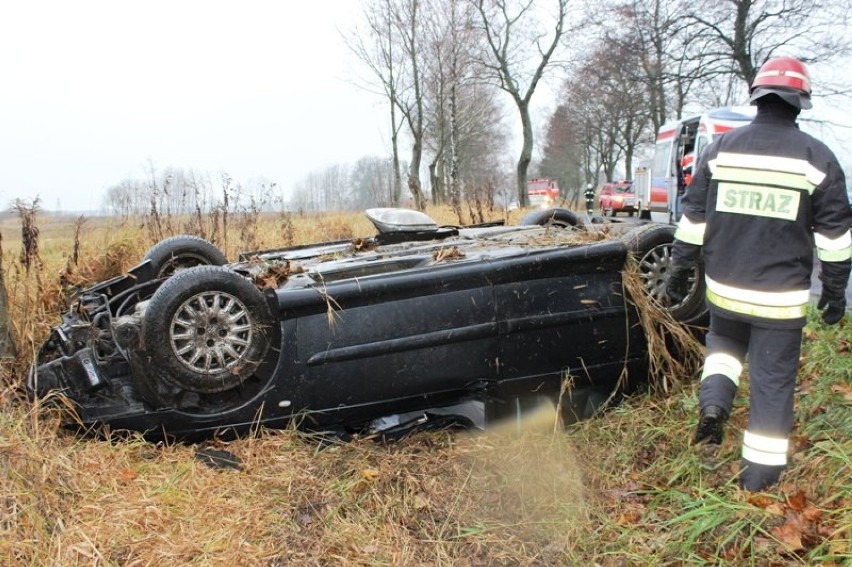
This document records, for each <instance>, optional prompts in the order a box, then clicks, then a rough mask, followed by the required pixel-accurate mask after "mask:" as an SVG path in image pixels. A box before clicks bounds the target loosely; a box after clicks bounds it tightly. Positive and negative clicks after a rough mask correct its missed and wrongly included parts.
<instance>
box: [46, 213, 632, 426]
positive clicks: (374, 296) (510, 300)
mask: <svg viewBox="0 0 852 567" xmlns="http://www.w3.org/2000/svg"><path fill="white" fill-rule="evenodd" d="M628 228H629V227H628ZM440 230H445V229H439V231H436V233H435V234H434V235H432V236H431V237H430V238H431V239H428V238H427V239H423V238H426V237H423V235H420V236H418V237H417V239H416V240H415V241H411V242H409V241H404V240H403V241H401V242H394V243H391V244H387V245H383V244H381V243H380V242H377V241H375V240H371V241H370V242H369V243H367V244H365V242H364V241H360V240H359V241H352V242H349V241H346V242H332V243H322V244H319V245H315V246H301V247H294V248H287V249H280V250H267V251H261V252H257V253H251V254H243V255H241V261H240V262H238V263H236V264H233V265H230V266H228V267H227V268H228V270H229V271H233V272H235V273H238V274H241V275H242V276H245V277H253V278H255V281H259V278H258V277H257V276H258V273H259V272H262V271H263V270H267V269H269V267H270V266H279V267H280V266H284V265H286V266H287V269H288V273H287V276H286V277H282V278H280V280H279V281H277V283H276V285H274V286H272V287H266V288H265V289H264V291H263V293H264V296H265V298H266V302H267V303H268V305H269V307H270V309H271V312H272V313H273V314H274V320H276V321H277V324H275V325H274V326H273V327H271V328H268V329H264V330H263V332H265V333H267V334H268V338H269V341H270V343H271V344H272V348H271V349H270V351H269V352H268V354H267V355H266V358H265V360H264V361H262V363H261V364H260V366H259V367H258V369H257V371H256V372H255V373H254V374H253V375H252V376H250V377H249V378H248V379H246V380H245V381H244V382H242V383H241V384H240V385H239V386H238V387H236V388H233V389H230V390H228V391H224V392H219V393H203V392H202V393H199V392H192V391H186V390H184V389H181V388H177V387H175V386H174V385H173V384H171V383H169V382H165V383H163V382H161V381H157V380H156V379H155V378H154V376H155V375H156V372H155V370H156V367H157V366H158V361H157V356H159V355H158V354H157V353H156V352H154V351H153V349H152V348H150V345H146V344H140V339H139V327H140V321H144V318H145V312H146V309H147V307H146V306H147V302H149V301H151V300H150V299H149V298H150V297H151V294H152V289H155V288H157V286H159V285H162V281H158V280H155V281H146V274H148V273H150V270H149V269H147V268H146V266H145V265H144V263H143V264H142V265H140V266H137V267H136V268H134V269H133V270H131V272H130V274H129V275H127V276H124V277H123V278H116V279H114V280H111V281H110V282H108V284H107V285H105V284H99V285H98V286H95V287H94V288H92V289H94V290H95V292H94V293H92V291H91V290H89V291H84V292H83V293H82V294H81V295H80V296H79V297H78V298H77V304H76V306H75V307H74V308H72V310H71V311H70V312H69V313H68V314H66V315H65V316H64V317H63V323H62V324H60V325H59V326H57V327H56V328H55V329H54V332H53V333H52V335H51V338H50V339H49V340H48V341H47V342H46V344H45V347H43V348H42V351H41V352H40V354H39V359H38V360H37V361H36V363H35V364H34V365H33V371H32V373H31V382H32V383H31V384H30V388H31V389H32V390H33V391H36V392H39V391H45V390H49V389H53V390H56V389H60V390H62V391H63V392H64V393H65V395H66V396H68V398H69V400H70V402H71V404H72V405H73V406H74V407H75V409H76V413H77V415H76V417H75V422H76V423H77V424H78V425H82V426H83V427H86V428H88V427H92V426H98V425H107V426H109V427H110V428H111V429H113V430H114V429H129V430H135V431H142V432H144V433H145V434H146V435H147V436H148V437H151V438H161V437H164V436H171V437H178V438H184V439H199V438H205V437H209V436H211V435H214V434H215V435H223V434H242V433H245V432H248V431H251V430H253V429H256V428H257V427H258V426H260V425H263V426H266V427H284V426H287V425H289V424H290V423H293V422H295V423H296V424H297V425H299V426H301V427H304V428H306V429H318V430H327V429H342V428H356V429H357V428H359V427H363V426H364V424H366V423H369V422H370V421H371V420H374V419H376V418H378V417H381V416H383V415H388V414H399V413H403V412H411V411H419V410H424V409H427V408H432V407H442V406H450V405H453V404H458V403H459V402H463V401H464V400H479V401H482V402H485V403H486V404H487V405H488V404H490V405H492V406H493V407H496V408H498V411H490V414H493V415H499V414H501V411H499V408H500V407H503V408H511V406H512V403H513V400H515V399H517V398H520V397H524V396H529V395H546V396H548V397H551V398H552V397H554V396H557V395H558V394H559V392H560V390H561V389H562V386H563V383H564V381H565V380H569V381H571V382H572V383H573V384H574V385H575V386H584V387H590V388H593V389H596V390H598V391H600V392H601V393H602V394H603V395H608V394H610V393H612V392H614V391H615V390H616V389H619V390H621V391H624V390H626V389H628V388H629V387H631V386H632V385H635V384H637V383H640V382H642V381H644V380H645V378H646V374H647V352H646V344H645V340H644V335H643V332H642V330H641V327H640V325H638V323H637V321H638V318H637V314H636V312H635V308H634V307H633V305H632V304H631V303H630V302H629V301H627V300H626V298H625V295H624V290H623V287H622V278H621V270H622V269H623V267H624V264H625V261H626V258H627V255H628V250H627V246H626V244H625V242H626V240H625V239H623V238H620V237H618V230H619V228H618V227H615V228H613V227H609V228H608V230H611V231H613V233H614V234H615V236H614V237H610V238H608V239H604V240H601V239H598V238H592V239H583V238H579V239H578V233H581V232H582V231H577V230H573V229H553V228H549V227H538V226H525V227H505V226H484V227H478V228H476V227H475V228H461V229H455V228H454V229H451V230H449V231H445V232H443V233H440ZM624 230H627V228H625V229H624ZM427 237H428V235H427ZM379 240H380V239H379ZM596 240H599V241H596ZM111 295H112V297H110V296H111ZM103 302H106V303H103ZM81 306H88V307H86V308H85V309H83V308H82V307H81ZM107 312H108V314H109V316H108V317H107V316H103V315H104V314H105V313H107ZM93 314H94V315H93ZM84 315H85V316H84ZM92 329H100V331H99V332H98V333H92V332H91V331H92ZM96 335H97V336H99V337H100V338H99V339H97V340H95V339H91V338H90V337H93V336H96ZM75 345H76V346H75ZM625 370H627V371H628V372H627V378H628V380H627V381H625V380H624V378H625V372H624V371H625ZM39 383H40V385H39ZM503 413H505V412H503Z"/></svg>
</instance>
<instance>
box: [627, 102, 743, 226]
mask: <svg viewBox="0 0 852 567" xmlns="http://www.w3.org/2000/svg"><path fill="white" fill-rule="evenodd" d="M756 113H757V107H755V106H726V107H722V108H714V109H712V110H708V111H707V112H704V113H702V114H697V115H694V116H689V117H687V118H682V119H680V120H675V121H673V122H667V123H666V124H663V125H662V126H661V127H660V130H659V132H657V141H656V144H655V147H654V159H653V163H652V164H651V171H650V174H651V175H650V177H651V179H650V183H648V184H646V185H645V186H644V191H643V193H642V194H640V195H639V204H640V212H639V217H640V218H644V219H651V218H652V214H653V218H654V219H655V220H660V221H662V222H668V223H672V224H673V223H676V222H677V221H678V220H679V219H680V215H681V211H680V197H681V196H682V195H683V193H684V191H685V190H686V183H685V182H684V164H685V162H684V158H685V159H686V165H687V168H688V169H689V168H691V164H692V163H693V162H696V163H697V161H698V158H699V157H700V155H701V152H702V151H703V150H704V148H706V147H707V146H708V145H710V142H712V141H713V140H714V139H715V138H716V137H718V136H719V135H721V134H724V133H725V132H728V131H730V130H733V129H734V128H739V127H740V126H745V125H746V124H749V123H750V122H751V121H752V119H753V118H754V116H755V114H756ZM691 173H692V172H691V171H688V172H687V178H690V177H691Z"/></svg>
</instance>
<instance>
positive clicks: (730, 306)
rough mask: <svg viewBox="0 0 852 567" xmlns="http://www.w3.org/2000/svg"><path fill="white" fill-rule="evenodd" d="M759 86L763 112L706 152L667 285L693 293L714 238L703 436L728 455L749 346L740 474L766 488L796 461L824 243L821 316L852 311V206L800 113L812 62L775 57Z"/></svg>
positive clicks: (709, 448)
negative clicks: (807, 344) (813, 296)
mask: <svg viewBox="0 0 852 567" xmlns="http://www.w3.org/2000/svg"><path fill="white" fill-rule="evenodd" d="M750 95H751V96H750V102H751V103H752V104H755V105H757V109H758V110H757V116H756V117H755V119H754V121H753V122H752V123H751V124H750V125H748V126H744V127H742V128H739V129H736V130H732V131H730V132H728V133H726V134H724V135H723V136H721V137H720V138H718V139H717V140H716V141H714V142H713V143H712V144H711V145H710V146H708V148H707V149H706V151H705V152H704V153H703V154H702V155H701V157H700V158H699V162H698V164H697V166H696V168H695V172H694V175H693V178H692V183H691V185H690V186H689V188H688V190H687V192H686V195H685V196H684V199H683V216H682V217H681V219H680V222H679V224H678V228H677V232H676V234H675V238H676V240H675V243H674V248H673V253H672V267H671V269H670V270H669V273H668V277H667V282H666V292H667V294H668V300H669V302H670V304H672V305H675V304H677V303H679V302H681V301H682V300H683V299H684V297H685V295H686V293H687V287H688V284H687V276H688V274H689V273H690V272H691V271H692V268H693V265H694V263H695V262H696V261H697V258H698V254H699V251H700V250H701V249H702V247H703V253H704V254H703V255H704V262H705V277H706V284H707V301H708V305H709V308H710V328H709V332H708V334H707V338H706V346H707V350H706V358H705V361H704V367H703V370H702V374H701V383H700V387H699V408H700V410H699V411H700V415H699V421H698V426H697V428H696V431H695V438H694V443H695V444H696V445H697V448H698V450H699V452H700V453H701V454H702V455H704V457H705V459H706V457H708V456H710V457H711V459H710V460H711V462H712V459H713V457H716V458H717V457H718V452H719V448H720V446H721V443H722V439H723V427H724V423H725V420H726V419H727V418H728V416H729V415H730V413H731V408H732V405H733V400H734V397H735V395H736V391H737V386H738V384H739V379H740V374H741V372H742V370H743V364H744V363H745V361H746V355H748V363H749V366H748V369H749V385H750V398H749V419H748V424H747V426H746V430H745V433H744V436H743V444H742V460H741V467H740V477H739V482H740V486H741V487H742V488H744V489H745V490H749V491H758V490H763V489H765V488H767V487H770V486H772V485H773V484H775V483H777V482H778V480H779V477H780V475H781V472H782V471H783V470H784V468H785V466H786V464H787V450H788V444H789V441H788V439H789V433H790V429H791V427H792V423H793V390H794V386H795V381H796V370H797V366H798V361H799V352H800V348H801V339H802V328H803V327H804V325H805V316H806V307H807V303H808V299H809V296H810V292H809V290H810V287H811V281H810V277H811V272H812V269H813V246H814V245H815V246H816V252H817V257H818V258H819V260H820V264H821V274H820V276H819V277H820V280H822V295H821V297H820V299H819V302H818V303H817V308H818V309H820V310H822V319H823V321H824V322H825V323H827V324H829V325H832V324H835V323H838V322H839V321H840V320H841V319H842V318H843V316H844V313H845V311H846V296H845V290H846V286H847V284H848V280H849V272H850V258H852V237H850V225H852V209H850V206H849V203H848V201H847V197H846V181H845V179H844V175H843V171H842V170H841V168H840V165H839V164H838V162H837V158H836V157H835V156H834V154H833V153H832V152H831V150H829V149H828V147H826V146H825V145H824V144H823V143H822V142H820V141H818V140H816V139H815V138H813V137H811V136H809V135H807V134H805V133H803V132H801V131H799V129H798V127H797V125H796V119H797V117H798V115H799V112H800V111H801V110H803V109H809V108H811V85H810V78H809V76H808V72H807V70H806V68H805V66H804V65H803V64H802V62H801V61H799V60H797V59H794V58H791V57H779V58H775V59H771V60H769V61H767V62H766V63H765V64H764V65H763V66H762V67H761V68H760V70H759V71H758V73H757V76H756V77H755V79H754V82H753V83H752V85H751V90H750Z"/></svg>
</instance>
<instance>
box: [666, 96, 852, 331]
mask: <svg viewBox="0 0 852 567" xmlns="http://www.w3.org/2000/svg"><path fill="white" fill-rule="evenodd" d="M850 225H852V209H850V206H849V203H848V200H847V197H846V181H845V177H844V175H843V170H842V169H841V168H840V165H839V163H838V161H837V158H836V157H835V156H834V154H833V153H832V152H831V150H829V149H828V147H826V146H825V144H823V143H822V142H820V141H819V140H817V139H815V138H813V137H812V136H809V135H808V134H805V133H804V132H801V131H800V130H799V129H798V128H797V127H796V124H795V121H794V120H793V118H792V116H791V115H784V114H783V113H781V112H779V110H778V109H777V107H772V106H767V107H761V108H760V109H759V112H758V115H757V117H756V118H755V119H754V121H753V122H752V123H751V124H750V125H748V126H744V127H742V128H738V129H735V130H732V131H730V132H727V133H726V134H724V135H723V136H721V137H719V138H717V139H716V140H715V141H714V142H713V143H712V144H711V145H710V146H709V147H708V148H707V149H706V150H705V152H704V153H703V154H702V155H701V156H700V157H699V163H698V166H697V168H696V172H695V175H694V177H693V179H692V184H691V185H690V186H689V188H688V189H687V192H686V194H685V195H684V198H683V216H682V217H681V219H680V223H679V225H678V229H677V232H676V233H675V238H676V239H677V242H676V243H675V258H685V257H686V258H689V257H694V256H695V255H696V254H697V252H696V251H695V250H693V249H696V250H697V249H698V247H700V246H703V251H704V262H705V273H706V279H707V289H708V292H707V299H708V301H709V303H710V305H711V308H717V309H721V310H723V311H724V312H725V313H727V314H728V316H735V317H737V318H743V319H745V320H752V319H754V318H757V319H760V320H762V321H764V322H766V323H767V324H768V325H770V326H776V327H788V328H794V327H797V326H801V325H803V324H804V321H805V314H806V306H807V302H808V300H809V290H810V286H811V281H810V278H811V272H812V271H813V255H814V247H816V250H817V256H818V258H819V259H820V261H822V262H842V261H845V260H848V259H849V258H850V257H852V236H850Z"/></svg>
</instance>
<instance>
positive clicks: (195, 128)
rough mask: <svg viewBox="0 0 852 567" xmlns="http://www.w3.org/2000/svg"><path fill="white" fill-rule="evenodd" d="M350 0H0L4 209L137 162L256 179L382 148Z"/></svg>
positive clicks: (94, 196) (93, 181)
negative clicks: (351, 38)
mask: <svg viewBox="0 0 852 567" xmlns="http://www.w3.org/2000/svg"><path fill="white" fill-rule="evenodd" d="M359 14H360V2H357V1H355V0H322V1H318V2H291V1H283V0H278V1H274V0H252V1H248V2H234V1H230V2H219V1H210V0H205V1H198V0H172V1H164V0H148V1H145V2H126V1H116V0H110V1H106V0H100V1H91V0H83V1H79V2H70V1H44V0H27V1H21V2H11V1H10V2H5V1H4V2H3V3H2V7H0V77H2V82H0V208H5V207H6V206H7V205H8V204H9V203H10V202H11V201H12V200H14V199H16V198H26V199H32V198H34V197H35V196H37V195H38V196H40V197H41V199H42V207H43V208H46V209H55V208H57V207H60V208H61V209H63V210H66V211H68V210H90V209H97V208H100V206H101V202H102V196H103V195H104V192H105V190H106V189H107V188H108V187H110V186H112V185H115V184H118V183H119V182H121V181H122V180H124V179H127V178H133V179H144V178H145V177H146V173H145V172H146V168H147V164H148V163H149V161H150V162H152V163H153V164H154V166H155V167H158V168H164V167H169V166H174V167H179V168H184V169H193V170H196V171H198V172H202V173H211V174H214V175H218V174H219V173H221V172H227V173H229V174H230V175H231V176H232V177H233V178H234V179H236V180H237V181H240V182H243V183H247V182H251V180H252V179H256V178H259V177H263V178H266V179H269V180H271V181H275V182H277V183H279V184H280V185H281V186H282V187H290V186H292V185H293V183H294V182H296V181H298V180H299V179H301V178H303V177H304V176H305V175H307V173H309V172H310V171H312V170H315V169H320V168H322V167H324V166H326V165H330V164H333V163H338V162H353V161H355V160H357V159H358V158H359V157H361V156H364V155H386V154H387V153H388V150H387V148H386V147H385V142H384V138H385V136H384V135H383V132H384V130H385V124H384V120H385V110H384V108H383V107H382V105H381V104H382V101H381V99H380V98H379V97H377V96H375V95H372V94H370V93H367V92H365V91H364V90H362V89H359V88H358V87H356V86H354V85H353V73H352V69H351V67H352V56H351V55H350V54H349V53H348V51H347V49H346V47H345V46H344V45H343V42H342V40H341V38H340V34H339V33H338V31H337V30H338V29H344V30H346V29H349V28H350V27H351V25H352V22H353V21H354V20H355V19H357V17H358V16H359Z"/></svg>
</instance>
